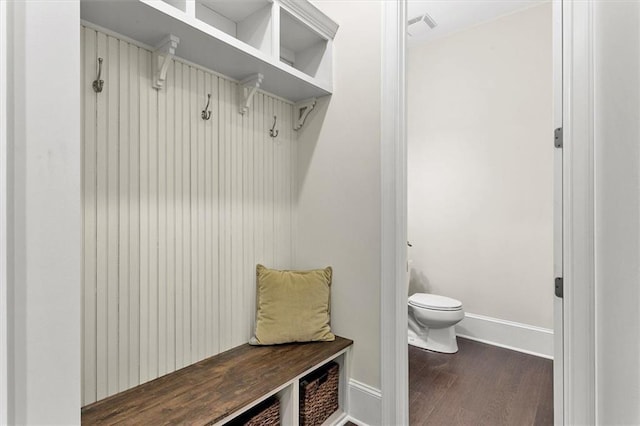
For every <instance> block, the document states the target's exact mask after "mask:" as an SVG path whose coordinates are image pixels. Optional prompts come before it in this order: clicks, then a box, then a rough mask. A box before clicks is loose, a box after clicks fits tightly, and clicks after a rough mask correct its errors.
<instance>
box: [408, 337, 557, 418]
mask: <svg viewBox="0 0 640 426" xmlns="http://www.w3.org/2000/svg"><path fill="white" fill-rule="evenodd" d="M458 346H459V351H458V353H456V354H453V355H448V354H439V353H435V352H429V351H425V350H422V349H418V348H415V347H413V346H409V419H410V422H411V425H491V426H498V425H510V426H511V425H514V426H525V425H552V424H553V370H552V367H553V366H552V361H551V360H548V359H544V358H539V357H535V356H532V355H526V354H523V353H520V352H515V351H510V350H507V349H502V348H498V347H495V346H490V345H486V344H484V343H478V342H474V341H471V340H467V339H461V338H458Z"/></svg>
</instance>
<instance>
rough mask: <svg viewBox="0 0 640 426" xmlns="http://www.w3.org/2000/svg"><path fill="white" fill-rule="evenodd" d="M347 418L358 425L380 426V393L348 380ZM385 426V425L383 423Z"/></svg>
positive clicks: (365, 385) (367, 386)
mask: <svg viewBox="0 0 640 426" xmlns="http://www.w3.org/2000/svg"><path fill="white" fill-rule="evenodd" d="M348 392H349V418H350V419H352V421H353V422H354V423H356V424H359V425H372V426H374V425H381V424H383V423H382V392H380V389H376V388H374V387H372V386H369V385H367V384H365V383H362V382H359V381H357V380H353V379H351V380H349V386H348ZM385 424H386V423H385Z"/></svg>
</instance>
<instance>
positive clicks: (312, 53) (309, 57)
mask: <svg viewBox="0 0 640 426" xmlns="http://www.w3.org/2000/svg"><path fill="white" fill-rule="evenodd" d="M330 53H331V52H330V50H329V40H328V39H327V38H325V37H323V36H321V35H320V34H319V33H317V32H316V31H314V30H313V29H312V28H310V27H309V26H308V25H305V24H304V23H303V22H302V21H301V20H300V19H298V18H297V17H295V16H294V15H292V14H291V13H289V12H288V11H287V10H285V9H280V61H281V62H283V63H285V64H287V65H288V66H291V67H293V68H295V69H297V70H299V71H302V72H303V73H305V74H307V75H309V76H311V77H317V78H324V79H326V78H327V72H330V70H331V62H330V56H331V54H330Z"/></svg>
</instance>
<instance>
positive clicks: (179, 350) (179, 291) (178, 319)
mask: <svg viewBox="0 0 640 426" xmlns="http://www.w3.org/2000/svg"><path fill="white" fill-rule="evenodd" d="M174 65H175V103H174V106H175V111H174V113H175V127H174V131H175V135H174V137H175V155H174V157H173V164H174V167H175V200H174V202H175V229H176V236H175V254H176V263H175V265H176V266H175V269H176V274H175V326H176V335H175V341H176V343H175V345H176V351H175V354H176V355H175V356H176V359H175V364H176V366H175V367H176V369H178V368H181V367H184V366H185V362H184V327H185V326H184V322H185V321H184V292H185V289H184V286H185V284H184V254H183V250H184V237H185V233H184V229H183V218H184V215H183V213H182V206H183V203H184V191H183V183H182V179H183V177H182V157H183V144H184V139H183V101H182V97H183V89H182V85H183V81H182V64H181V63H180V62H176V63H175V64H174Z"/></svg>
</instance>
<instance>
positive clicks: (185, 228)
mask: <svg viewBox="0 0 640 426" xmlns="http://www.w3.org/2000/svg"><path fill="white" fill-rule="evenodd" d="M190 87H191V71H190V67H188V66H186V65H182V142H181V145H182V236H183V245H182V253H183V262H182V276H183V281H182V304H183V317H182V324H183V333H182V339H183V341H182V352H183V358H182V362H183V364H182V365H183V366H184V365H189V364H191V353H192V347H191V328H192V327H191V284H192V281H191V254H192V252H191V95H190V93H191V90H190Z"/></svg>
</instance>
